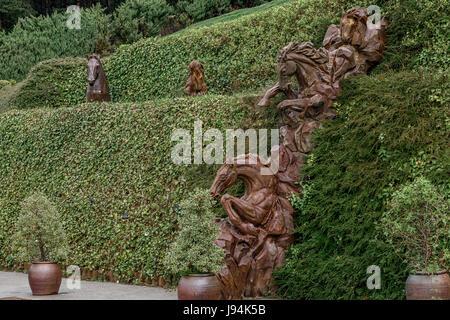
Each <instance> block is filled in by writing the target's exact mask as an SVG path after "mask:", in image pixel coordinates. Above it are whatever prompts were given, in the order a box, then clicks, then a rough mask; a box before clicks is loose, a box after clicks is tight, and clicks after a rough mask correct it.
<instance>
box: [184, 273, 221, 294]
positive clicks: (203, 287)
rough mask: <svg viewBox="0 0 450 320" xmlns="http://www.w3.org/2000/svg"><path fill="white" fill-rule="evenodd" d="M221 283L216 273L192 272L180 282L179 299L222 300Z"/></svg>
mask: <svg viewBox="0 0 450 320" xmlns="http://www.w3.org/2000/svg"><path fill="white" fill-rule="evenodd" d="M221 297H222V293H221V290H220V284H219V281H218V280H217V278H216V276H215V275H214V274H190V275H186V276H183V277H182V278H181V280H180V282H179V283H178V300H220V299H221Z"/></svg>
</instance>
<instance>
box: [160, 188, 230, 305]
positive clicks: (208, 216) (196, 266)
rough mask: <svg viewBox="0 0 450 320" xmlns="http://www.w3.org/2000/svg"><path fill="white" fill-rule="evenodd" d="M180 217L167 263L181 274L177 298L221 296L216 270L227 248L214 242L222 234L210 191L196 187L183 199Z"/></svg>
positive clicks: (199, 298) (203, 298) (172, 270)
mask: <svg viewBox="0 0 450 320" xmlns="http://www.w3.org/2000/svg"><path fill="white" fill-rule="evenodd" d="M177 221H178V227H179V232H178V235H177V236H176V239H175V241H174V242H173V243H172V244H171V246H170V248H169V251H168V254H167V256H166V257H165V260H164V264H165V265H166V267H167V268H168V269H169V270H170V271H171V272H172V273H174V274H178V275H180V276H181V275H182V277H181V280H180V282H179V284H178V299H180V300H208V299H211V300H214V299H220V298H221V290H220V286H219V282H218V280H217V278H216V276H215V273H216V272H218V271H220V270H221V269H222V268H223V265H222V261H223V259H224V258H225V251H224V250H223V249H222V248H219V247H218V246H216V245H215V244H213V242H214V241H215V240H217V238H218V236H219V234H220V226H219V224H218V223H217V222H215V217H214V213H213V210H212V199H211V196H210V195H209V191H208V190H201V189H195V190H194V191H193V192H192V193H190V194H189V197H188V198H187V199H185V200H183V201H182V202H181V203H180V210H179V215H178V217H177Z"/></svg>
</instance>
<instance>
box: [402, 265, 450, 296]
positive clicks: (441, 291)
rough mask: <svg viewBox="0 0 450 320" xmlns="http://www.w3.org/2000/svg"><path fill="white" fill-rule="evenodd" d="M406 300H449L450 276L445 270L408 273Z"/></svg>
mask: <svg viewBox="0 0 450 320" xmlns="http://www.w3.org/2000/svg"><path fill="white" fill-rule="evenodd" d="M406 299H407V300H450V277H449V276H448V274H447V272H446V271H443V272H439V273H437V274H435V275H429V274H424V273H417V274H410V275H409V277H408V280H406Z"/></svg>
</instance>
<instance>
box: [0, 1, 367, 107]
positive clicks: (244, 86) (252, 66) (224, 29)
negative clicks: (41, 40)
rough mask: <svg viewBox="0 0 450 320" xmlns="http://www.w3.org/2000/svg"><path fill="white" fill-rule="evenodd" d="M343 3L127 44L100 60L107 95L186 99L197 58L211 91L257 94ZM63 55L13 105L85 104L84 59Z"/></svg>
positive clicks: (277, 11)
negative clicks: (280, 62) (289, 52)
mask: <svg viewBox="0 0 450 320" xmlns="http://www.w3.org/2000/svg"><path fill="white" fill-rule="evenodd" d="M344 3H346V1H331V0H320V1H313V0H307V1H299V0H298V1H293V2H290V3H287V4H285V5H279V6H276V7H272V8H270V9H267V10H265V11H262V12H257V13H255V14H249V15H246V16H243V17H241V18H239V19H236V20H233V21H230V22H224V23H218V24H216V25H213V26H209V27H204V28H198V29H194V30H189V31H186V32H183V33H180V34H173V35H170V36H166V37H154V38H149V39H143V40H141V41H139V42H136V43H134V44H133V45H124V46H122V47H120V48H119V49H118V50H117V51H116V53H114V54H113V55H111V56H109V57H107V58H105V59H103V65H104V66H105V70H106V77H107V79H108V82H109V87H110V91H111V94H112V99H113V101H116V102H119V101H126V102H143V101H148V100H151V99H154V98H158V97H173V96H183V95H184V92H183V90H184V85H185V83H186V79H187V76H188V74H189V70H188V69H189V68H188V65H189V62H190V61H192V60H194V59H198V60H200V61H201V62H202V63H203V64H204V66H205V69H206V80H207V85H208V89H209V90H210V92H211V93H217V94H228V93H231V92H249V91H258V90H259V91H262V90H263V89H264V88H266V87H267V86H268V85H271V84H273V82H274V81H275V80H276V79H275V77H276V75H275V71H276V54H277V52H278V50H279V49H280V48H281V47H283V46H284V45H286V44H287V43H288V42H290V41H292V40H299V41H301V40H313V41H314V42H315V43H316V44H317V45H320V44H321V43H322V39H323V36H324V34H325V31H326V29H327V27H328V26H329V24H330V23H332V22H337V21H339V16H340V12H341V11H340V10H341V8H342V7H343V6H344ZM357 3H360V2H357ZM349 5H350V4H348V3H346V4H345V6H349ZM65 60H66V61H65ZM65 60H63V59H53V60H50V61H45V62H43V63H40V64H38V65H37V66H36V67H35V68H34V69H32V70H31V71H30V73H29V74H28V76H27V79H26V80H25V85H24V86H22V85H21V84H18V86H19V87H20V89H19V90H17V97H14V98H13V100H12V101H10V107H14V108H21V109H22V108H34V107H39V106H44V107H45V106H49V107H59V106H68V105H71V104H76V103H79V102H82V101H84V90H85V89H84V87H85V86H86V75H85V74H84V68H82V67H81V64H83V63H85V62H84V60H83V59H81V58H80V59H79V60H72V59H65ZM78 61H79V62H78ZM82 88H83V89H82ZM0 95H1V92H0ZM1 101H2V99H0V103H1Z"/></svg>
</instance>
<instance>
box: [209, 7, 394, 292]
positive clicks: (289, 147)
mask: <svg viewBox="0 0 450 320" xmlns="http://www.w3.org/2000/svg"><path fill="white" fill-rule="evenodd" d="M375 26H376V27H375ZM386 26H387V20H386V19H382V20H381V21H379V23H378V24H377V25H374V24H372V23H371V22H369V23H368V14H367V12H366V10H365V9H363V8H361V7H355V8H352V9H350V10H348V11H347V12H345V13H343V15H342V18H341V22H340V25H339V26H336V25H331V26H330V27H329V28H328V30H327V32H326V34H325V38H324V40H323V47H322V48H320V49H315V48H314V46H313V44H312V43H311V42H303V43H297V42H291V43H290V44H289V45H288V46H286V47H284V48H283V49H282V50H281V51H280V53H279V54H278V80H279V81H278V83H276V84H275V85H274V86H273V87H272V88H270V89H269V90H268V91H267V92H266V94H265V95H264V97H263V98H262V99H261V101H260V102H259V103H258V106H260V107H267V106H269V105H270V99H271V98H272V97H274V96H275V95H277V94H278V93H280V92H281V93H284V94H285V95H286V97H287V98H288V99H287V100H285V101H282V102H281V103H280V104H279V105H278V109H279V110H280V112H281V115H282V122H283V126H282V127H281V128H280V146H278V148H279V170H278V172H277V173H275V174H274V175H272V176H261V174H260V171H259V168H260V167H261V166H263V164H262V163H261V161H260V159H259V157H258V156H255V155H251V154H249V155H245V156H240V157H237V158H235V159H233V161H232V163H227V164H224V165H223V166H222V168H221V169H220V170H219V171H218V173H217V176H216V179H215V180H214V182H213V185H212V187H211V189H210V193H211V195H212V196H213V197H215V198H219V197H221V203H222V205H223V207H224V208H225V210H226V211H227V214H228V218H226V219H222V220H221V228H222V233H221V235H220V237H219V239H218V240H217V241H216V243H217V245H219V246H220V247H222V248H224V249H225V250H226V258H225V264H226V268H224V269H223V270H222V271H221V272H219V273H218V274H217V277H218V279H219V280H220V282H221V285H222V290H223V295H224V297H225V298H227V299H239V298H241V297H242V296H243V295H245V296H260V295H263V294H265V293H266V292H268V291H269V290H270V289H271V283H272V279H273V278H272V271H273V270H274V269H275V268H277V267H279V266H281V265H282V264H283V263H284V257H285V249H286V248H287V246H288V245H289V244H290V243H291V242H292V232H293V228H294V226H293V217H292V214H293V208H292V206H291V204H290V203H289V201H288V197H289V196H290V194H291V193H292V192H298V191H299V186H298V185H296V184H295V183H296V182H298V180H299V179H298V178H299V174H300V169H301V166H302V165H303V162H304V160H305V155H306V153H308V152H309V151H311V149H312V143H311V134H312V132H313V131H314V130H315V129H316V128H318V127H320V121H321V120H323V119H327V118H333V117H334V116H335V113H334V110H333V101H334V100H335V99H336V98H337V96H338V95H339V93H340V86H339V80H341V79H344V78H346V77H348V76H350V75H353V74H361V73H365V72H367V70H368V69H369V68H370V67H371V66H373V65H374V64H375V63H376V62H378V61H379V60H380V59H381V58H382V56H383V52H384V47H385V43H386V31H385V27H386ZM292 76H296V79H297V81H298V86H299V92H296V91H295V90H293V89H292V88H291V86H290V83H289V82H290V78H291V77H292ZM239 159H240V160H242V159H245V160H251V159H253V162H255V160H256V163H257V164H256V165H249V164H246V165H244V164H240V162H239V161H238V160H239ZM270 161H273V159H271V160H270ZM247 163H248V162H247ZM237 179H241V180H243V181H244V183H245V185H246V193H245V195H244V196H243V197H241V198H240V199H239V198H236V197H233V196H230V195H227V194H225V195H223V196H222V192H223V191H224V190H226V189H227V188H228V187H229V186H231V185H232V184H234V183H235V182H236V180H237Z"/></svg>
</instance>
